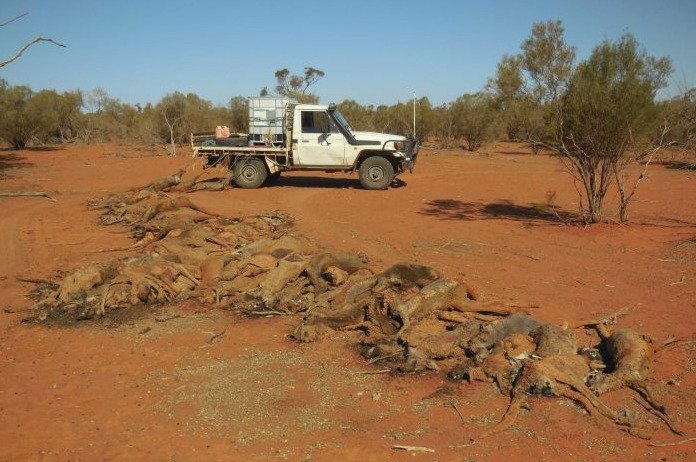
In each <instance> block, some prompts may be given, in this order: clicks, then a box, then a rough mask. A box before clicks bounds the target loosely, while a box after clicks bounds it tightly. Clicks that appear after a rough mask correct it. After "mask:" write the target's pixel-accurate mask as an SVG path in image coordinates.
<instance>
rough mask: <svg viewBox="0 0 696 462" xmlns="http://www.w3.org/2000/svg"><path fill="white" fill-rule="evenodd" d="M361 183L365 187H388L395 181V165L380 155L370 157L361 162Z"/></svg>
mask: <svg viewBox="0 0 696 462" xmlns="http://www.w3.org/2000/svg"><path fill="white" fill-rule="evenodd" d="M358 173H359V177H360V184H361V185H362V186H363V188H365V189H387V188H388V187H389V185H390V184H391V183H392V181H394V167H393V166H392V164H391V162H389V160H387V159H385V158H384V157H380V156H372V157H368V158H367V159H365V160H364V161H363V163H362V164H360V169H359V171H358Z"/></svg>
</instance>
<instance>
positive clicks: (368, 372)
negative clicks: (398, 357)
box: [353, 369, 391, 375]
mask: <svg viewBox="0 0 696 462" xmlns="http://www.w3.org/2000/svg"><path fill="white" fill-rule="evenodd" d="M389 372H391V369H380V370H378V371H356V372H353V374H362V375H370V374H388V373H389Z"/></svg>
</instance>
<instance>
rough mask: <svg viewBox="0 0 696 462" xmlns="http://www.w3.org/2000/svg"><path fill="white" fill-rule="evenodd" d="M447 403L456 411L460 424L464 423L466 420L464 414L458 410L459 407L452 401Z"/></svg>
mask: <svg viewBox="0 0 696 462" xmlns="http://www.w3.org/2000/svg"><path fill="white" fill-rule="evenodd" d="M449 405H450V406H451V407H452V409H454V412H456V413H457V415H458V416H459V420H461V421H462V425H464V424H466V421H465V420H464V416H463V415H462V413H461V412H459V409H458V408H457V405H456V404H454V403H449Z"/></svg>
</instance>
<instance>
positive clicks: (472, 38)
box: [0, 0, 696, 104]
mask: <svg viewBox="0 0 696 462" xmlns="http://www.w3.org/2000/svg"><path fill="white" fill-rule="evenodd" d="M0 5H1V6H0V22H3V21H4V20H5V19H9V18H11V17H13V16H15V15H17V14H19V13H23V12H29V13H30V15H29V16H27V17H25V18H23V19H22V20H21V21H17V22H14V23H12V24H10V25H8V26H6V27H3V28H0V57H6V56H9V55H11V54H12V53H13V52H14V51H15V50H16V49H17V48H18V47H19V46H20V44H22V43H24V42H25V41H27V40H28V39H30V38H32V37H33V36H34V35H36V34H39V33H41V34H43V35H44V36H48V37H52V38H54V39H56V40H59V41H61V42H63V43H65V44H66V45H68V48H65V49H62V48H58V47H54V46H52V45H49V44H37V45H35V46H34V47H32V48H30V49H29V50H28V51H27V52H26V54H25V55H24V56H23V57H22V58H21V59H20V60H19V61H16V62H15V63H13V64H10V65H8V66H6V67H4V68H1V69H0V78H4V79H5V80H7V81H9V82H10V83H11V84H13V85H19V84H25V85H29V86H31V87H32V88H34V89H42V88H53V89H56V90H59V91H64V90H71V89H82V90H91V89H93V88H95V87H102V88H104V89H106V90H107V91H108V92H109V94H110V95H111V96H113V97H116V98H119V99H121V100H123V101H125V102H129V103H136V102H140V103H145V102H148V101H149V102H156V101H157V100H158V99H159V98H161V97H162V96H163V95H164V94H166V93H169V92H173V91H176V90H179V91H183V92H189V91H191V92H195V93H197V94H198V95H200V96H201V97H204V98H206V99H209V100H211V101H213V102H214V103H222V104H224V103H226V102H227V101H228V100H229V98H230V97H232V96H235V95H243V96H248V95H255V94H258V91H259V89H260V88H262V87H264V86H269V87H271V88H272V86H273V84H274V79H273V73H274V71H275V70H276V69H279V68H283V67H287V68H289V69H291V70H292V71H294V72H301V71H302V69H303V68H304V67H305V66H313V67H317V68H320V69H322V70H324V71H325V72H326V76H325V77H324V79H323V80H321V81H320V82H319V83H318V84H317V86H316V87H315V92H316V93H317V94H319V96H320V97H321V100H322V101H323V102H330V101H335V102H339V101H342V100H343V99H346V98H352V99H355V100H357V101H359V102H361V103H363V104H383V103H384V104H391V103H394V102H396V101H399V100H401V101H403V100H407V99H408V98H409V97H410V95H411V92H412V91H415V92H416V93H417V94H418V95H419V96H427V97H429V98H430V100H431V101H432V102H433V103H434V104H440V103H443V102H447V101H451V100H453V99H454V98H456V97H457V96H458V95H460V94H462V93H465V92H474V91H478V90H480V89H481V88H482V87H483V85H484V84H485V82H486V80H487V78H488V77H490V76H491V75H492V74H493V73H494V72H495V66H496V64H497V63H498V61H499V60H500V58H501V57H502V56H503V54H505V53H516V52H517V51H518V50H519V46H520V43H521V42H522V41H523V40H524V39H525V38H526V37H527V36H528V35H529V31H530V29H531V26H532V24H533V23H534V22H537V21H544V20H548V19H561V20H562V21H563V24H564V26H565V28H566V40H567V42H568V43H570V44H572V45H574V46H575V47H576V48H577V52H578V57H579V58H585V57H587V56H588V55H589V53H590V52H591V51H592V48H593V47H594V46H595V45H596V44H598V43H599V42H600V41H602V40H604V39H609V40H616V39H618V38H619V37H620V36H621V35H622V34H624V33H626V32H630V33H633V34H634V35H635V36H636V37H637V38H638V41H639V42H640V43H641V44H643V45H644V46H645V48H646V49H647V51H648V52H649V53H650V54H653V55H656V56H665V55H668V56H671V58H672V60H673V65H674V68H675V72H674V74H673V76H672V78H671V82H670V87H669V88H668V89H666V90H664V91H663V92H662V96H672V95H675V94H678V92H679V91H680V90H681V89H683V88H684V87H694V86H696V52H695V51H694V49H696V1H695V0H662V1H656V0H655V1H646V0H635V1H619V0H614V1H611V0H605V1H584V0H575V1H561V0H557V1H541V0H539V1H532V0H529V1H521V0H519V1H515V0H505V1H502V0H501V1H493V0H491V1H445V0H442V1H438V0H431V1H408V0H402V1H391V0H383V1H379V0H372V1H363V0H349V1H330V0H320V1H314V0H299V1H287V0H286V1H275V0H259V1H227V2H226V1H220V0H218V1H215V2H211V1H204V0H199V1H183V0H166V1H147V0H140V1H132V0H121V1H118V0H101V1H100V0H92V1H87V0H85V1H75V0H62V1H49V0H2V2H1V3H0Z"/></svg>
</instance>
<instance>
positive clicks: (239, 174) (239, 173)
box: [234, 157, 268, 189]
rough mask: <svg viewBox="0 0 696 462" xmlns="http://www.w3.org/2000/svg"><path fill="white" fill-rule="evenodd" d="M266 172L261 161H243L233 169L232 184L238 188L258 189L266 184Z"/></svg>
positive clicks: (255, 159) (253, 159)
mask: <svg viewBox="0 0 696 462" xmlns="http://www.w3.org/2000/svg"><path fill="white" fill-rule="evenodd" d="M267 177H268V170H266V165H265V164H264V163H263V161H262V160H261V159H257V158H255V157H254V158H251V159H243V160H240V161H238V162H237V165H235V167H234V183H235V184H236V185H237V186H239V187H240V188H247V189H253V188H259V187H261V185H263V184H264V183H265V182H266V178H267Z"/></svg>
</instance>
